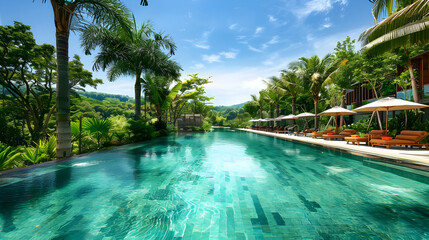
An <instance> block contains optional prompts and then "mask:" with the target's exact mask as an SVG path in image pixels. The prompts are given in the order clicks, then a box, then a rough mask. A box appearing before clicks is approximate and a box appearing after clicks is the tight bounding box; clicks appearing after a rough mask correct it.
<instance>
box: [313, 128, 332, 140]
mask: <svg viewBox="0 0 429 240" xmlns="http://www.w3.org/2000/svg"><path fill="white" fill-rule="evenodd" d="M332 131H334V129H333V128H327V129H325V131H323V132H313V135H312V137H314V138H318V137H323V135H324V134H327V133H328V132H332Z"/></svg>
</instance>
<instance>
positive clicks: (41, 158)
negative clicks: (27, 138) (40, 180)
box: [21, 147, 49, 164]
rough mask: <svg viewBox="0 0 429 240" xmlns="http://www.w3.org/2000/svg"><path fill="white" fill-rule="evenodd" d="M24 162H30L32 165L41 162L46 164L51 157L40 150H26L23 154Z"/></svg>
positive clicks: (31, 148)
mask: <svg viewBox="0 0 429 240" xmlns="http://www.w3.org/2000/svg"><path fill="white" fill-rule="evenodd" d="M21 157H22V159H23V160H25V161H28V162H30V163H32V164H37V163H41V162H46V161H48V160H49V156H48V155H47V154H46V153H44V152H42V151H41V150H40V148H33V147H29V148H25V149H24V152H23V153H22V154H21Z"/></svg>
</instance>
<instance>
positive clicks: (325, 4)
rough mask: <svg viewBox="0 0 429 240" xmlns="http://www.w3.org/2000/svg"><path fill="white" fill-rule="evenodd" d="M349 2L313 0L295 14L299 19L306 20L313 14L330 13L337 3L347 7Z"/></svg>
mask: <svg viewBox="0 0 429 240" xmlns="http://www.w3.org/2000/svg"><path fill="white" fill-rule="evenodd" d="M347 2H348V0H311V1H309V2H306V4H305V5H304V6H302V7H300V8H298V9H296V10H294V11H293V12H294V13H295V15H296V16H297V17H298V18H305V17H307V16H308V15H310V14H311V13H313V12H314V13H319V12H329V11H330V10H331V9H332V5H333V4H335V3H339V4H341V5H346V4H347Z"/></svg>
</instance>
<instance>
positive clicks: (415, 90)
mask: <svg viewBox="0 0 429 240" xmlns="http://www.w3.org/2000/svg"><path fill="white" fill-rule="evenodd" d="M408 71H410V78H411V87H412V89H413V99H414V102H416V103H419V102H420V99H419V90H418V87H417V82H416V79H415V78H414V73H413V65H412V64H411V60H410V59H408ZM404 91H406V90H404Z"/></svg>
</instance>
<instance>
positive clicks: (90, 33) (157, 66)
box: [82, 21, 181, 120]
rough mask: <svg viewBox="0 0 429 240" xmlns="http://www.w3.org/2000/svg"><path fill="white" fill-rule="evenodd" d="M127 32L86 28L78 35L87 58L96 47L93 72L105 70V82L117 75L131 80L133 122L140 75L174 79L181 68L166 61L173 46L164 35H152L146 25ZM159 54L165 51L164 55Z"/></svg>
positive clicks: (137, 113)
mask: <svg viewBox="0 0 429 240" xmlns="http://www.w3.org/2000/svg"><path fill="white" fill-rule="evenodd" d="M130 29H131V31H128V29H124V28H122V27H114V28H106V27H104V26H102V25H90V26H87V27H86V28H85V30H84V32H83V34H82V45H83V46H84V48H85V51H86V53H88V54H90V53H91V51H92V50H94V49H95V48H96V47H100V52H99V53H98V54H97V55H96V57H95V62H94V69H95V70H98V69H102V70H105V69H108V78H109V81H114V80H116V79H117V78H118V77H119V76H121V75H129V76H134V77H135V84H134V94H135V114H134V119H135V120H137V119H139V118H140V116H141V92H142V82H144V79H143V78H142V74H143V73H147V72H150V73H154V74H155V75H163V76H167V77H172V78H178V77H179V76H180V74H179V71H180V69H181V68H180V66H179V65H178V64H177V63H176V62H175V61H173V60H171V59H170V57H171V56H172V55H174V53H175V50H176V45H175V44H174V42H173V40H172V39H171V38H170V37H169V36H168V35H166V36H164V35H162V34H160V33H156V32H155V31H154V30H153V27H152V26H151V25H150V24H149V23H144V24H142V25H141V26H140V27H137V24H136V22H135V21H134V24H132V25H131V26H130ZM162 50H167V51H168V54H166V53H164V52H163V51H162Z"/></svg>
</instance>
